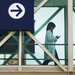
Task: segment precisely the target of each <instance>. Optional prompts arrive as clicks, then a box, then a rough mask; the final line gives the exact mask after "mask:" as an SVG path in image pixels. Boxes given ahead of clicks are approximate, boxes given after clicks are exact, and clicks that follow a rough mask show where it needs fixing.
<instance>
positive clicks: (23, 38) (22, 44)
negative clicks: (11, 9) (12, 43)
mask: <svg viewBox="0 0 75 75" xmlns="http://www.w3.org/2000/svg"><path fill="white" fill-rule="evenodd" d="M24 53H25V52H24V31H23V32H22V64H23V65H25V63H24V59H23V58H24Z"/></svg>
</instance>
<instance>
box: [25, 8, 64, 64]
mask: <svg viewBox="0 0 75 75" xmlns="http://www.w3.org/2000/svg"><path fill="white" fill-rule="evenodd" d="M58 9H59V8H58V7H42V8H41V9H40V10H39V11H38V12H37V13H36V14H35V16H34V19H35V32H36V31H37V30H38V29H39V28H40V27H41V26H42V25H43V24H44V22H46V21H47V19H49V18H50V17H51V16H52V15H53V14H54V13H55V12H56V11H57V10H58ZM49 22H54V23H55V24H56V28H55V29H54V33H53V34H54V36H56V35H58V36H60V38H59V39H58V41H57V42H56V44H57V45H56V51H57V53H58V57H59V59H60V62H61V64H63V65H64V64H65V61H64V60H65V56H64V55H65V54H64V53H65V51H64V8H63V9H62V10H61V11H60V12H59V13H58V14H57V15H56V16H54V17H53V18H52V20H51V21H49ZM49 22H47V24H46V25H45V26H44V27H42V29H41V31H39V33H38V34H37V35H36V36H35V37H36V38H37V39H38V40H39V41H40V42H41V43H42V44H43V45H44V44H45V36H46V28H47V25H48V23H49ZM35 44H36V43H35ZM58 44H59V45H58ZM60 44H62V45H60ZM44 46H45V45H44ZM33 55H34V56H35V57H36V58H37V59H36V60H39V61H40V62H41V64H42V63H43V62H44V60H45V58H44V51H43V50H42V49H41V48H40V47H39V46H38V45H35V54H33ZM61 55H62V56H61ZM26 59H30V60H26V65H40V63H37V61H36V60H35V59H34V58H32V57H31V56H30V54H26ZM48 65H54V62H53V61H52V62H49V64H48Z"/></svg>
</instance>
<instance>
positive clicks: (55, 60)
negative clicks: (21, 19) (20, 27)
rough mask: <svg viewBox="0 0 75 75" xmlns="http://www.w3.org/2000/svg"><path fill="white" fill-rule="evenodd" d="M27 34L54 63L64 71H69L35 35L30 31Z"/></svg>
mask: <svg viewBox="0 0 75 75" xmlns="http://www.w3.org/2000/svg"><path fill="white" fill-rule="evenodd" d="M25 32H26V34H28V35H29V36H30V37H31V38H32V39H33V40H34V41H35V42H36V43H37V44H38V45H39V46H40V47H41V48H42V49H43V50H44V51H45V52H46V53H47V54H48V55H49V56H50V57H51V58H52V59H53V60H54V62H56V63H57V64H58V66H59V67H60V68H61V69H62V70H64V71H67V69H65V68H64V67H63V66H62V65H61V63H60V62H59V61H58V60H57V59H56V58H55V57H54V56H53V55H52V54H51V53H50V52H49V51H48V50H47V49H46V48H45V47H44V46H43V45H42V44H41V43H40V42H39V41H38V40H37V39H36V38H35V37H34V36H33V34H32V33H31V32H30V31H25Z"/></svg>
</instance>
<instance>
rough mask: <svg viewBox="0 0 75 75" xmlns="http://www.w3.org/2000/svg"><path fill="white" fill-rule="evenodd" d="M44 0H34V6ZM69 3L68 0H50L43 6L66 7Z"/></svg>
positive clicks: (74, 4)
mask: <svg viewBox="0 0 75 75" xmlns="http://www.w3.org/2000/svg"><path fill="white" fill-rule="evenodd" d="M41 1H42V0H34V6H38V4H39V3H40V2H41ZM67 5H68V0H48V2H47V3H46V4H45V5H44V6H43V7H65V6H67ZM73 6H75V0H73Z"/></svg>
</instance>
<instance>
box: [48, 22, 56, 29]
mask: <svg viewBox="0 0 75 75" xmlns="http://www.w3.org/2000/svg"><path fill="white" fill-rule="evenodd" d="M51 27H53V28H55V27H56V25H55V24H54V23H53V22H50V23H48V26H47V30H50V28H51Z"/></svg>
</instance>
